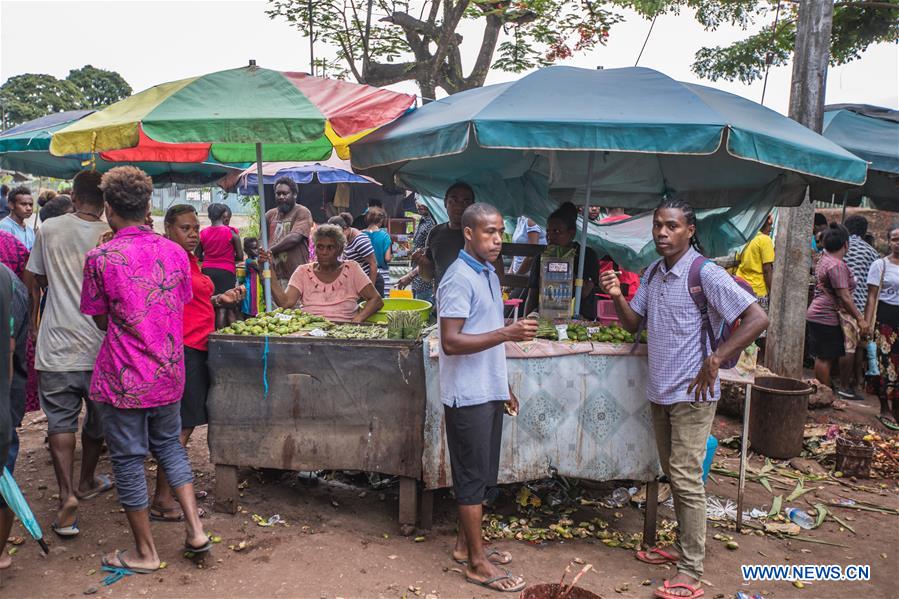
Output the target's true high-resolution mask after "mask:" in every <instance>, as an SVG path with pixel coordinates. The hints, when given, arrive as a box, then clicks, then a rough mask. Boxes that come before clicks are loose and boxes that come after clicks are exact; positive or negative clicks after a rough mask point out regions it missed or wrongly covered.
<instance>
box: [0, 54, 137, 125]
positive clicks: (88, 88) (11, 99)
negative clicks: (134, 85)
mask: <svg viewBox="0 0 899 599" xmlns="http://www.w3.org/2000/svg"><path fill="white" fill-rule="evenodd" d="M130 95H131V86H130V85H128V83H127V82H126V81H125V79H124V78H123V77H122V76H121V75H119V74H118V73H116V72H115V71H106V70H103V69H98V68H96V67H92V66H91V65H85V66H83V67H81V68H80V69H73V70H71V71H69V76H68V77H67V78H66V79H57V78H56V77H54V76H53V75H36V74H33V73H27V74H25V75H16V76H14V77H10V78H9V79H7V80H6V83H4V84H3V85H2V86H0V104H2V110H3V112H4V116H5V122H6V126H7V127H13V126H15V125H18V124H20V123H24V122H26V121H30V120H31V119H36V118H38V117H42V116H44V115H46V114H50V113H54V112H63V111H66V110H80V109H88V108H103V107H104V106H108V105H109V104H112V103H113V102H118V101H119V100H121V99H123V98H127V97H128V96H130Z"/></svg>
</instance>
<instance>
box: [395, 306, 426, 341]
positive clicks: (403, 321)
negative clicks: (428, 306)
mask: <svg viewBox="0 0 899 599" xmlns="http://www.w3.org/2000/svg"><path fill="white" fill-rule="evenodd" d="M421 327H422V321H421V314H420V313H419V312H415V311H413V310H399V311H396V312H388V313H387V338H388V339H418V337H419V336H420V335H421Z"/></svg>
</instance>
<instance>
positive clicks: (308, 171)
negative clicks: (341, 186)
mask: <svg viewBox="0 0 899 599" xmlns="http://www.w3.org/2000/svg"><path fill="white" fill-rule="evenodd" d="M281 177H290V178H291V179H293V180H294V181H295V182H296V183H297V184H298V185H305V184H307V183H312V182H313V180H315V179H317V180H318V181H317V182H318V183H321V184H322V185H328V184H333V183H364V184H371V183H372V181H371V180H369V179H366V178H365V177H360V176H359V175H357V174H355V173H352V172H349V171H345V170H343V169H339V168H334V167H332V166H327V165H324V164H310V165H304V166H297V167H291V168H284V169H281V170H279V171H278V172H277V173H275V174H274V175H263V181H264V182H265V184H266V185H271V184H273V183H274V182H275V181H277V180H278V179H279V178H281ZM257 180H258V176H257V175H256V174H255V173H250V174H248V175H247V179H246V184H245V185H240V186H239V187H238V192H239V193H240V194H241V195H245V196H252V195H258V193H259V191H258V188H257V186H256V182H257Z"/></svg>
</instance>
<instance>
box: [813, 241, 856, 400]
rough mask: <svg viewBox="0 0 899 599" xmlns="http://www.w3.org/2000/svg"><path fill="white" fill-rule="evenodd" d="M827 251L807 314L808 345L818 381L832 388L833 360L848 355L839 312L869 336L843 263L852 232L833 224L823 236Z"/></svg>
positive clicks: (819, 263)
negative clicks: (849, 318) (847, 315)
mask: <svg viewBox="0 0 899 599" xmlns="http://www.w3.org/2000/svg"><path fill="white" fill-rule="evenodd" d="M822 242H823V246H824V251H823V252H822V253H821V257H820V258H819V259H818V265H817V266H816V267H815V297H814V299H812V303H811V304H809V307H808V311H807V312H806V314H805V319H806V326H807V328H808V345H809V347H810V348H811V352H812V355H814V356H815V378H816V379H818V380H819V381H821V384H823V385H826V386H828V387H830V386H831V378H830V371H831V369H832V368H833V363H834V360H837V359H839V358H841V357H842V356H843V355H844V354H845V348H844V341H845V340H844V339H843V329H842V328H841V327H840V314H839V313H840V311H844V312H846V313H847V314H849V315H850V316H852V318H854V319H855V320H856V322H858V329H859V335H860V336H861V337H865V336H867V335H868V323H867V322H866V321H865V318H864V316H863V315H862V314H861V312H859V310H858V308H857V307H856V306H855V302H854V301H852V291H853V289H855V277H853V276H852V271H850V270H849V267H848V266H847V265H846V263H845V262H844V261H843V256H845V255H846V250H847V249H849V231H848V230H846V227H844V226H843V225H838V224H831V225H830V228H829V229H826V230H825V231H824V234H823V236H822Z"/></svg>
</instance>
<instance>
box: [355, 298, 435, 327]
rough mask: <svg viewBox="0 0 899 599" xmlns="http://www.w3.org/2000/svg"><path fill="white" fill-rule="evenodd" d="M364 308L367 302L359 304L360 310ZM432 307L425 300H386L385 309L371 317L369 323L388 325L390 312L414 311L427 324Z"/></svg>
mask: <svg viewBox="0 0 899 599" xmlns="http://www.w3.org/2000/svg"><path fill="white" fill-rule="evenodd" d="M363 306H365V302H362V303H361V304H359V307H360V308H361V307H363ZM431 307H432V306H431V302H426V301H425V300H417V299H405V298H385V299H384V307H383V308H381V309H380V310H378V311H377V312H375V313H374V314H372V315H371V316H369V317H368V321H367V322H382V323H386V322H387V313H388V312H404V311H414V312H418V313H419V314H421V321H422V322H423V323H425V324H427V322H428V319H429V318H431Z"/></svg>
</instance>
